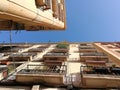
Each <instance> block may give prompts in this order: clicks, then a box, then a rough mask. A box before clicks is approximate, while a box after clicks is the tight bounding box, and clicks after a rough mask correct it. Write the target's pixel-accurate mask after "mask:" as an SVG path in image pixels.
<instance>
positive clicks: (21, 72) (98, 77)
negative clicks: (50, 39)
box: [0, 42, 120, 88]
mask: <svg viewBox="0 0 120 90" xmlns="http://www.w3.org/2000/svg"><path fill="white" fill-rule="evenodd" d="M119 55H120V43H119V42H91V43H86V42H83V43H68V42H60V43H44V44H43V43H33V44H32V43H17V44H0V64H1V65H0V66H3V65H4V66H6V67H7V68H8V75H9V76H8V78H3V79H1V80H3V81H4V80H6V81H7V83H8V82H9V81H11V80H12V81H13V83H14V81H15V83H18V85H19V83H22V84H30V85H31V84H32V85H34V84H41V83H42V84H44V85H49V86H73V87H76V88H119V86H120V64H119V59H120V56H119ZM10 74H11V75H12V76H10ZM11 77H12V78H11ZM13 77H14V79H13ZM3 81H1V83H2V82H3ZM4 83H5V82H4Z"/></svg>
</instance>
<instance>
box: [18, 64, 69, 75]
mask: <svg viewBox="0 0 120 90" xmlns="http://www.w3.org/2000/svg"><path fill="white" fill-rule="evenodd" d="M31 67H33V68H31ZM66 73H67V66H66V65H27V68H26V69H22V70H20V71H19V72H18V74H66Z"/></svg>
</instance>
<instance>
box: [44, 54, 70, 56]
mask: <svg viewBox="0 0 120 90" xmlns="http://www.w3.org/2000/svg"><path fill="white" fill-rule="evenodd" d="M44 56H68V54H67V53H47V54H45V55H44Z"/></svg>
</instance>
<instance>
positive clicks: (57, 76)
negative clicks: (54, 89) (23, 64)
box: [16, 65, 67, 85]
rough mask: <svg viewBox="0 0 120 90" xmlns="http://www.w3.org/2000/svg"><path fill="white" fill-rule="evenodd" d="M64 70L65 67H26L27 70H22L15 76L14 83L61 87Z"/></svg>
mask: <svg viewBox="0 0 120 90" xmlns="http://www.w3.org/2000/svg"><path fill="white" fill-rule="evenodd" d="M32 67H35V68H32ZM66 69H67V66H66V65H28V66H27V69H22V70H21V71H19V72H18V73H17V74H16V81H17V82H22V83H43V84H45V83H46V84H51V85H52V84H54V85H63V81H64V75H65V74H66V71H67V70H66Z"/></svg>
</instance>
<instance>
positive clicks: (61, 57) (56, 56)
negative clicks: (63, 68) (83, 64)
mask: <svg viewBox="0 0 120 90" xmlns="http://www.w3.org/2000/svg"><path fill="white" fill-rule="evenodd" d="M67 56H68V54H67V53H47V54H45V55H44V56H43V60H44V61H47V62H48V61H50V62H51V60H52V61H53V60H54V62H57V61H58V62H64V61H66V60H67Z"/></svg>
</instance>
